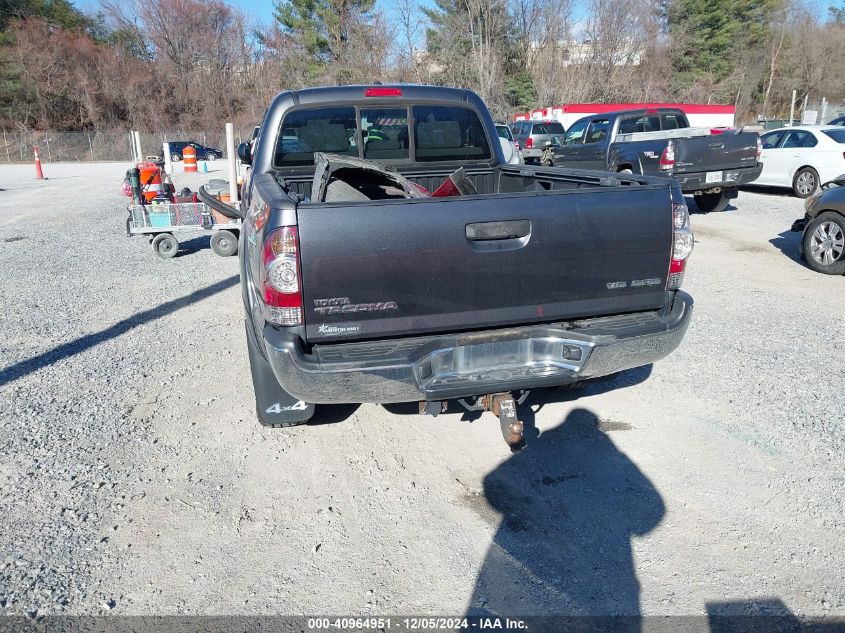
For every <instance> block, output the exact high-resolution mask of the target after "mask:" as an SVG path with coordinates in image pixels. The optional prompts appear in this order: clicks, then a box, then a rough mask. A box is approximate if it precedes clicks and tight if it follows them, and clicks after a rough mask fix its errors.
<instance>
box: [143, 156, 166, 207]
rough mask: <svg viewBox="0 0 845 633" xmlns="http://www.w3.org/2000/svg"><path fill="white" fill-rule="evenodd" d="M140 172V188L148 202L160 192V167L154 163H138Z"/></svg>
mask: <svg viewBox="0 0 845 633" xmlns="http://www.w3.org/2000/svg"><path fill="white" fill-rule="evenodd" d="M138 171H139V172H140V174H141V189H142V190H143V192H144V199H145V200H146V201H147V202H149V201H150V200H152V199H153V198H155V197H156V196H157V195H159V194H160V193H161V169H159V167H158V165H156V164H155V163H138Z"/></svg>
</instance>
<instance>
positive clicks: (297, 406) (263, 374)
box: [245, 322, 315, 428]
mask: <svg viewBox="0 0 845 633" xmlns="http://www.w3.org/2000/svg"><path fill="white" fill-rule="evenodd" d="M245 325H246V346H247V351H248V352H249V369H250V371H251V373H252V385H253V389H254V390H255V413H256V415H257V416H258V421H259V423H261V425H262V426H269V427H272V428H283V427H288V426H299V425H300V424H305V423H306V422H308V420H310V419H311V418H312V417H313V416H314V410H315V406H314V404H312V403H308V402H303V401H302V400H299V399H298V398H294V397H293V396H292V395H290V394H289V393H288V392H287V391H285V390H284V389H283V388H282V386H281V385H280V384H279V381H278V380H276V375H275V374H274V373H273V368H272V367H270V363H268V362H267V359H266V358H264V356H263V355H262V354H261V352H260V351H259V350H258V344H257V343H256V341H255V335H254V334H253V333H252V327H251V325H250V324H249V323H248V322H245Z"/></svg>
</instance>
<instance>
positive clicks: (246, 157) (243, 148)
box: [238, 143, 252, 165]
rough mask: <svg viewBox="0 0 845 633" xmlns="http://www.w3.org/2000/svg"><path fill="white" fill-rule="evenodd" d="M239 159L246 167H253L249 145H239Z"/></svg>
mask: <svg viewBox="0 0 845 633" xmlns="http://www.w3.org/2000/svg"><path fill="white" fill-rule="evenodd" d="M238 158H240V159H241V162H242V163H244V164H245V165H252V151H251V150H250V148H249V143H241V144H240V145H238Z"/></svg>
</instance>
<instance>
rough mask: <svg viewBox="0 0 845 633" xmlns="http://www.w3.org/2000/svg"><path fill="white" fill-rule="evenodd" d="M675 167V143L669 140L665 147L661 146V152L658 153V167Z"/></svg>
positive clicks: (663, 169)
mask: <svg viewBox="0 0 845 633" xmlns="http://www.w3.org/2000/svg"><path fill="white" fill-rule="evenodd" d="M674 167H675V144H674V143H673V142H672V141H671V139H670V140H669V142H668V143H666V147H665V148H663V153H662V154H661V155H660V169H661V171H671V170H672V169H673V168H674Z"/></svg>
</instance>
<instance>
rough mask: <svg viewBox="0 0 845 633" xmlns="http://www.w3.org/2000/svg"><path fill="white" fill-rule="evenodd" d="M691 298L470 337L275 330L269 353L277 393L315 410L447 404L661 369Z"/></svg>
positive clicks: (267, 334)
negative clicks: (339, 336) (324, 335)
mask: <svg viewBox="0 0 845 633" xmlns="http://www.w3.org/2000/svg"><path fill="white" fill-rule="evenodd" d="M692 306H693V301H692V298H691V297H690V296H689V295H687V294H686V293H683V292H678V293H676V295H675V298H674V301H673V304H672V309H671V310H670V311H669V312H668V313H667V314H665V315H661V314H660V313H658V312H647V313H636V314H629V315H619V316H613V317H602V318H597V319H586V320H580V321H573V322H568V323H561V324H551V325H530V326H524V327H519V328H509V329H502V330H489V331H484V332H473V333H464V334H445V335H437V336H426V337H418V338H410V339H390V340H383V341H368V342H354V343H339V344H335V345H318V346H315V347H314V348H313V350H312V351H311V352H310V353H306V352H305V350H304V349H303V346H302V341H301V339H300V338H299V337H297V336H294V335H288V334H285V333H284V332H281V331H279V330H277V329H275V328H273V327H271V326H267V327H265V329H264V347H265V349H266V352H267V357H268V360H269V362H270V365H271V366H272V367H273V372H274V373H275V375H276V378H277V380H278V381H279V384H280V385H281V386H282V387H283V388H284V389H285V391H287V392H288V393H289V394H291V395H292V396H294V397H296V398H299V399H300V400H303V401H305V402H311V403H316V404H326V403H345V402H409V401H416V400H448V399H452V398H463V397H469V396H474V395H481V394H487V393H497V392H501V391H510V390H515V389H534V388H539V387H552V386H557V385H564V384H568V383H571V382H575V381H577V380H583V379H586V378H596V377H599V376H606V375H608V374H612V373H615V372H618V371H622V370H624V369H631V368H633V367H640V366H642V365H647V364H649V363H652V362H654V361H656V360H659V359H661V358H663V357H665V356H667V355H668V354H669V353H671V352H672V351H673V350H674V349H675V348H677V347H678V345H679V344H680V342H681V340H682V339H683V337H684V333H685V332H686V329H687V326H688V325H689V320H690V317H691V314H692Z"/></svg>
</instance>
